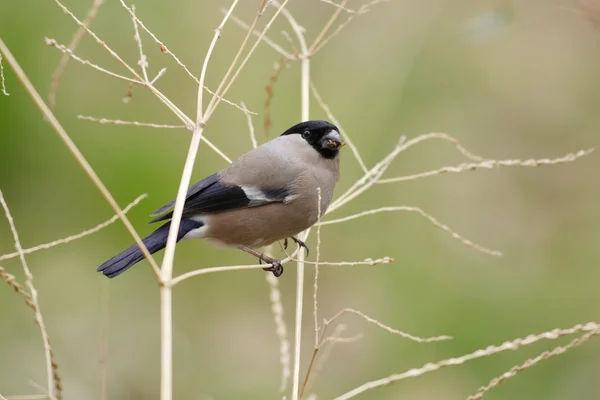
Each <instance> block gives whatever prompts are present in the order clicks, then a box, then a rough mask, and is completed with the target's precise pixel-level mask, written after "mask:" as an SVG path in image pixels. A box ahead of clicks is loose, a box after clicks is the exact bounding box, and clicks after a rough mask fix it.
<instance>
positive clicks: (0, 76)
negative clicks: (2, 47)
mask: <svg viewBox="0 0 600 400" xmlns="http://www.w3.org/2000/svg"><path fill="white" fill-rule="evenodd" d="M0 89H1V90H2V94H4V95H5V96H10V93H8V92H7V91H6V82H5V81H4V67H3V66H2V53H0Z"/></svg>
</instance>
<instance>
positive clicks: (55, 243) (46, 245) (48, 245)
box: [0, 194, 148, 261]
mask: <svg viewBox="0 0 600 400" xmlns="http://www.w3.org/2000/svg"><path fill="white" fill-rule="evenodd" d="M146 197H148V195H146V194H143V195H141V196H138V198H137V199H135V200H134V201H133V202H131V203H130V204H129V205H127V207H125V208H124V209H123V214H127V213H128V212H129V210H131V209H132V208H133V207H135V206H136V205H138V203H139V202H140V201H142V200H143V199H145V198H146ZM118 219H119V216H118V215H113V216H112V217H111V218H110V219H109V220H107V221H105V222H103V223H101V224H98V225H96V226H95V227H93V228H91V229H87V230H85V231H83V232H80V233H78V234H76V235H71V236H67V237H65V238H62V239H57V240H54V241H52V242H49V243H44V244H39V245H37V246H35V247H31V248H29V249H23V250H22V251H23V254H31V253H34V252H36V251H39V250H46V249H49V248H52V247H54V246H58V245H59V244H65V243H70V242H72V241H74V240H77V239H81V238H84V237H86V236H89V235H91V234H93V233H96V232H98V231H100V230H102V229H104V228H106V227H107V226H109V225H110V224H112V223H113V222H115V221H117V220H118ZM18 256H19V252H15V253H9V254H4V255H2V256H0V261H4V260H8V259H11V258H15V257H18Z"/></svg>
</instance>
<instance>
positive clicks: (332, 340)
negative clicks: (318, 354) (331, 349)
mask: <svg viewBox="0 0 600 400" xmlns="http://www.w3.org/2000/svg"><path fill="white" fill-rule="evenodd" d="M363 337H364V335H363V334H362V333H357V334H356V335H354V336H351V337H337V336H328V337H326V338H325V339H323V342H321V344H320V345H319V349H320V348H321V347H323V346H325V345H328V344H333V343H354V342H357V341H359V340H360V339H362V338H363Z"/></svg>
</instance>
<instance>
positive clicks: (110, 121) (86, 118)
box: [77, 115, 188, 129]
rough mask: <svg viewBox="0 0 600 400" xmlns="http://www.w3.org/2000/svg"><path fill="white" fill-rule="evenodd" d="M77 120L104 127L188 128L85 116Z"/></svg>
mask: <svg viewBox="0 0 600 400" xmlns="http://www.w3.org/2000/svg"><path fill="white" fill-rule="evenodd" d="M77 118H78V119H82V120H84V121H92V122H97V123H99V124H102V125H104V124H112V125H133V126H145V127H150V128H162V129H187V128H188V127H187V126H185V125H163V124H155V123H153V122H139V121H122V120H120V119H107V118H96V117H90V116H87V115H78V116H77Z"/></svg>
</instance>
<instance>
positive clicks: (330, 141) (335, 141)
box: [321, 130, 342, 150]
mask: <svg viewBox="0 0 600 400" xmlns="http://www.w3.org/2000/svg"><path fill="white" fill-rule="evenodd" d="M321 146H322V147H323V148H324V149H329V150H338V149H339V148H340V147H342V138H341V137H340V134H339V132H338V131H336V130H332V131H330V132H329V133H328V134H327V135H325V136H323V139H321Z"/></svg>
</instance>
